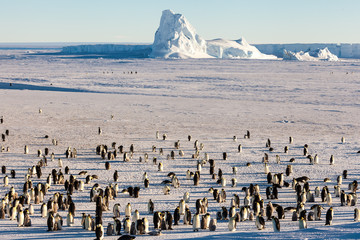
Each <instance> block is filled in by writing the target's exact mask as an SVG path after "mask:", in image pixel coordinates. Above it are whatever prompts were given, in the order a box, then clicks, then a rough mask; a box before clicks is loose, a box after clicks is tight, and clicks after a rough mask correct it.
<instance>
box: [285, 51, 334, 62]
mask: <svg viewBox="0 0 360 240" xmlns="http://www.w3.org/2000/svg"><path fill="white" fill-rule="evenodd" d="M283 59H284V60H297V61H319V60H321V61H339V58H338V57H337V56H336V55H334V54H332V53H331V52H330V51H329V49H328V48H324V49H316V50H313V51H308V52H303V51H300V52H296V53H294V52H291V51H287V50H284V55H283Z"/></svg>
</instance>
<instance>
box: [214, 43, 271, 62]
mask: <svg viewBox="0 0 360 240" xmlns="http://www.w3.org/2000/svg"><path fill="white" fill-rule="evenodd" d="M207 53H208V54H209V55H210V56H213V57H216V58H251V59H276V56H274V55H266V54H263V53H261V52H260V51H259V50H258V49H257V48H256V47H254V46H251V45H250V44H248V43H247V42H246V40H245V39H244V38H240V39H238V40H235V41H231V40H225V39H214V40H209V41H207Z"/></svg>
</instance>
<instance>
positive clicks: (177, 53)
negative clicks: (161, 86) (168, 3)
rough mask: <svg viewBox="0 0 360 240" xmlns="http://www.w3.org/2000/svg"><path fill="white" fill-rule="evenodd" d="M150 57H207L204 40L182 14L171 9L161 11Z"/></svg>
mask: <svg viewBox="0 0 360 240" xmlns="http://www.w3.org/2000/svg"><path fill="white" fill-rule="evenodd" d="M151 56H152V57H164V58H208V57H210V56H209V55H208V54H207V53H206V41H205V40H204V39H203V38H202V37H200V36H199V35H198V34H197V33H196V31H195V28H194V27H193V26H192V25H191V24H190V23H189V21H188V20H187V19H186V18H185V17H184V15H182V14H175V13H174V12H172V11H171V10H164V11H163V12H162V16H161V20H160V26H159V28H158V30H157V31H156V33H155V40H154V43H153V45H152V53H151Z"/></svg>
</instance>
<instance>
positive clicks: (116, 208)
mask: <svg viewBox="0 0 360 240" xmlns="http://www.w3.org/2000/svg"><path fill="white" fill-rule="evenodd" d="M113 213H114V217H116V218H119V217H120V204H119V203H116V204H114V207H113Z"/></svg>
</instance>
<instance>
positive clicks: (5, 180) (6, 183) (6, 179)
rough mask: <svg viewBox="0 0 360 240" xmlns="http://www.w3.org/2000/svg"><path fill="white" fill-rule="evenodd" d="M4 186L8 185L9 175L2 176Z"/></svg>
mask: <svg viewBox="0 0 360 240" xmlns="http://www.w3.org/2000/svg"><path fill="white" fill-rule="evenodd" d="M4 186H5V187H7V186H9V177H8V176H7V175H5V177H4Z"/></svg>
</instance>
